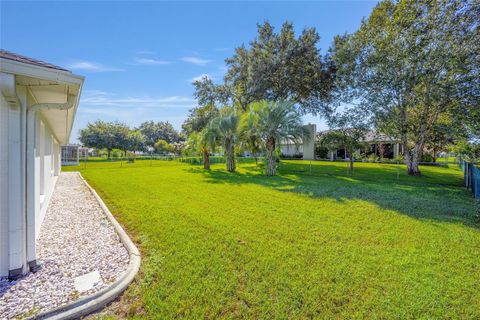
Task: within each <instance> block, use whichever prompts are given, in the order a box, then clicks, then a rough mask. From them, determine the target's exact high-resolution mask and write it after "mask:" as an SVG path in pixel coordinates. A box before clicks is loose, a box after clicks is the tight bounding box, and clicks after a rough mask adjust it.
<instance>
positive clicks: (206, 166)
mask: <svg viewBox="0 0 480 320" xmlns="http://www.w3.org/2000/svg"><path fill="white" fill-rule="evenodd" d="M203 169H205V170H210V156H209V154H208V150H206V149H204V150H203Z"/></svg>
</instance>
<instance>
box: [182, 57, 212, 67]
mask: <svg viewBox="0 0 480 320" xmlns="http://www.w3.org/2000/svg"><path fill="white" fill-rule="evenodd" d="M180 60H182V61H183V62H188V63H191V64H195V65H197V66H206V65H207V64H209V63H210V62H212V61H211V60H207V59H202V58H198V57H183V58H180Z"/></svg>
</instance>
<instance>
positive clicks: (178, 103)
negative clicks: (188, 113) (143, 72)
mask: <svg viewBox="0 0 480 320" xmlns="http://www.w3.org/2000/svg"><path fill="white" fill-rule="evenodd" d="M81 104H82V105H86V106H100V107H102V106H103V107H112V106H116V107H149V108H192V107H194V106H195V100H194V99H193V98H190V97H184V96H168V97H151V96H118V95H115V94H110V93H107V92H103V91H99V90H91V91H85V92H84V95H83V96H82V98H81ZM91 112H92V111H91ZM98 112H99V113H100V112H101V111H98Z"/></svg>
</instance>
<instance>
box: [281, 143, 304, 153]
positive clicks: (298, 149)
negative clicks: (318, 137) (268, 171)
mask: <svg viewBox="0 0 480 320" xmlns="http://www.w3.org/2000/svg"><path fill="white" fill-rule="evenodd" d="M280 153H281V154H282V155H285V156H297V155H301V154H302V153H303V146H302V145H301V144H299V145H296V144H295V143H293V142H292V143H291V144H282V145H280Z"/></svg>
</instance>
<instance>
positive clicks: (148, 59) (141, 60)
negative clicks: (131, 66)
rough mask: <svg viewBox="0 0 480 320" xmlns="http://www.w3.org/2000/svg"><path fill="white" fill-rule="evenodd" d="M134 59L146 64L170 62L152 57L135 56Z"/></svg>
mask: <svg viewBox="0 0 480 320" xmlns="http://www.w3.org/2000/svg"><path fill="white" fill-rule="evenodd" d="M134 61H135V62H136V63H138V64H144V65H149V66H152V65H164V64H170V61H166V60H158V59H151V58H135V59H134Z"/></svg>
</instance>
